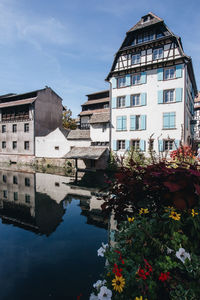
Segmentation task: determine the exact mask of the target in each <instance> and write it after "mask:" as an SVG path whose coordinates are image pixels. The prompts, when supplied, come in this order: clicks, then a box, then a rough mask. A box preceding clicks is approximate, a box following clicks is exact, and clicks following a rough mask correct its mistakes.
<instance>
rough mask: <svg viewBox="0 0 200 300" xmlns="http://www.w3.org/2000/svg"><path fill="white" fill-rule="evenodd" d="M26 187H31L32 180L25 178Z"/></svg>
mask: <svg viewBox="0 0 200 300" xmlns="http://www.w3.org/2000/svg"><path fill="white" fill-rule="evenodd" d="M25 186H30V178H28V177H25Z"/></svg>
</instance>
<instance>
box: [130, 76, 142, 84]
mask: <svg viewBox="0 0 200 300" xmlns="http://www.w3.org/2000/svg"><path fill="white" fill-rule="evenodd" d="M140 81H141V74H135V75H133V76H132V84H133V85H135V84H140Z"/></svg>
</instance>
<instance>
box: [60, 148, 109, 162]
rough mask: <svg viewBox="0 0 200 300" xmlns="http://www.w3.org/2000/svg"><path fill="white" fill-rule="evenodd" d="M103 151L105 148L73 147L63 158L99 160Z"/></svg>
mask: <svg viewBox="0 0 200 300" xmlns="http://www.w3.org/2000/svg"><path fill="white" fill-rule="evenodd" d="M105 151H108V148H106V147H101V148H100V147H74V148H73V149H72V150H70V151H69V152H68V153H67V154H66V155H65V156H64V157H65V158H79V159H95V160H97V159H99V158H100V157H101V156H102V155H103V154H104V152H105Z"/></svg>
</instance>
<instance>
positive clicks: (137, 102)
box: [132, 94, 140, 106]
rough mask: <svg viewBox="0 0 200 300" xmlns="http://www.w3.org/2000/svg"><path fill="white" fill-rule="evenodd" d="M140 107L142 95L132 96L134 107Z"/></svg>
mask: <svg viewBox="0 0 200 300" xmlns="http://www.w3.org/2000/svg"><path fill="white" fill-rule="evenodd" d="M138 105H140V94H137V95H133V96H132V106H138Z"/></svg>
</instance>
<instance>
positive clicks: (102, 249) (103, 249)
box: [97, 243, 108, 257]
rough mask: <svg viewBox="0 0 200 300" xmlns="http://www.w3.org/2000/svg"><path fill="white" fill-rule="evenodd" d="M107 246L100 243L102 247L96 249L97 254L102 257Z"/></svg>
mask: <svg viewBox="0 0 200 300" xmlns="http://www.w3.org/2000/svg"><path fill="white" fill-rule="evenodd" d="M107 247H108V244H104V243H102V247H101V248H99V249H98V250H97V255H98V256H102V257H104V253H105V252H106V248H107Z"/></svg>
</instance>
